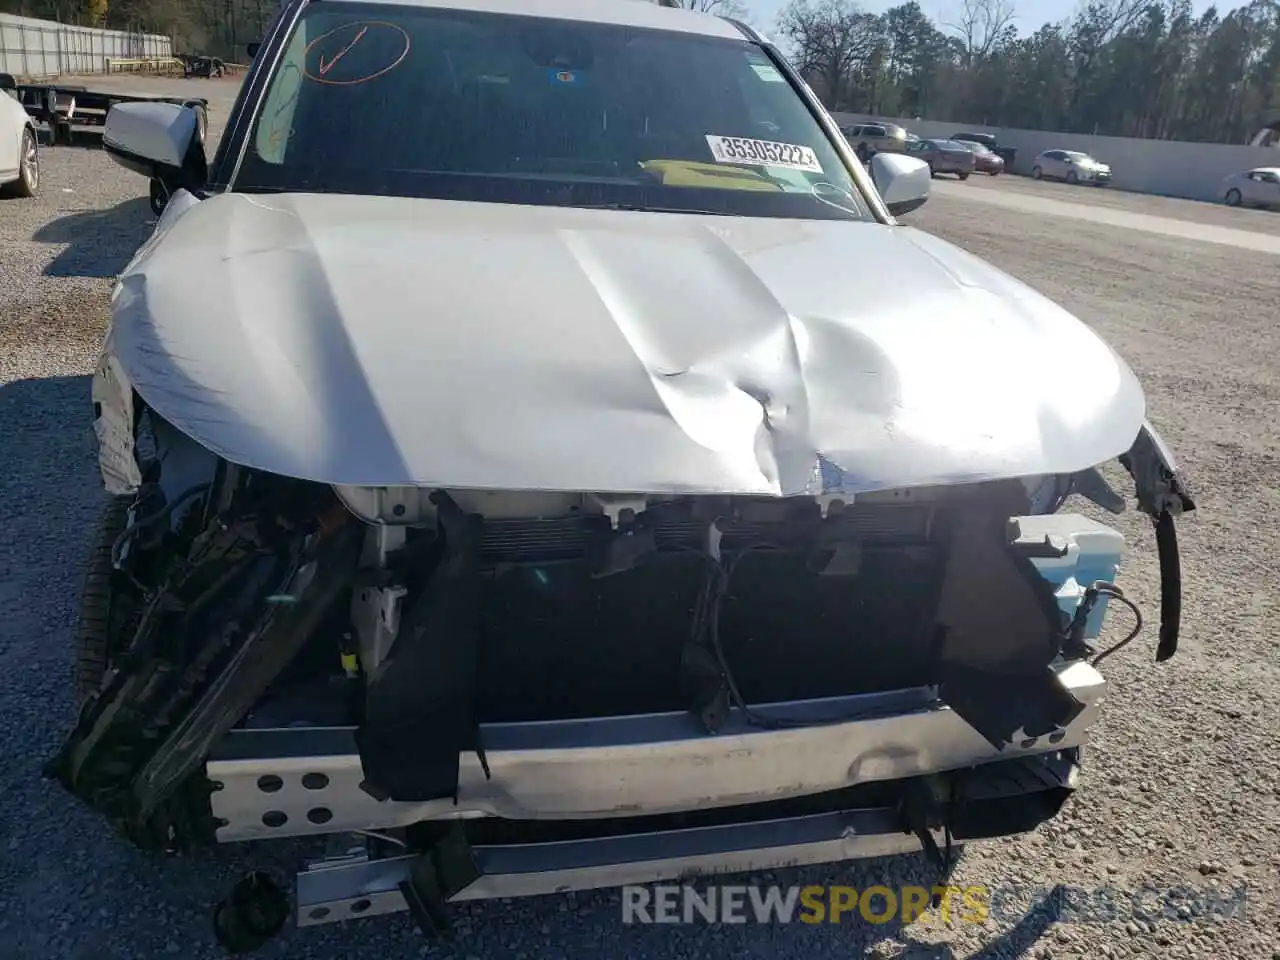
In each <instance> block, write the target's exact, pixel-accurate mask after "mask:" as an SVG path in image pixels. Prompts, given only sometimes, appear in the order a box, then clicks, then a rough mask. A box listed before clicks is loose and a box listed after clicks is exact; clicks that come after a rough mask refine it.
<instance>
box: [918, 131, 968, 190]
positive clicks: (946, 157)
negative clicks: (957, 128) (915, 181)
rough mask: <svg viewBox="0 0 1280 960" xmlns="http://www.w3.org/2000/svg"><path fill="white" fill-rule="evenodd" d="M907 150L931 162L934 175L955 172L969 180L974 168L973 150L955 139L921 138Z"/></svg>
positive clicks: (931, 170)
mask: <svg viewBox="0 0 1280 960" xmlns="http://www.w3.org/2000/svg"><path fill="white" fill-rule="evenodd" d="M907 152H908V153H910V154H911V155H912V156H913V157H919V158H920V159H921V160H923V161H924V162H925V163H927V164H929V172H930V173H931V174H933V175H934V176H937V175H938V174H939V173H954V174H955V175H956V176H957V177H959V178H960V179H961V180H968V179H969V174H971V173H973V170H974V161H975V157H974V154H973V151H972V150H970V149H969V148H968V147H967V146H965V145H964V144H963V143H957V142H956V141H954V140H920V141H918V142H917V143H913V144H910V145H909V146H908V147H907Z"/></svg>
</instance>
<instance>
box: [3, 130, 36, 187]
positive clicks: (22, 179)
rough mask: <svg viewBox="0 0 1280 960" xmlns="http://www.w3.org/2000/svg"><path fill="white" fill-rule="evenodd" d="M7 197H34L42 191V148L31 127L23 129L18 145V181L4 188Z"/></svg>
mask: <svg viewBox="0 0 1280 960" xmlns="http://www.w3.org/2000/svg"><path fill="white" fill-rule="evenodd" d="M3 189H4V195H5V196H7V197H22V198H28V197H34V196H35V195H36V192H37V191H38V190H39V189H40V146H39V144H38V143H36V135H35V132H34V131H33V130H32V129H31V128H30V127H23V128H22V140H21V141H20V143H19V145H18V179H17V180H14V181H13V182H12V183H9V184H6V185H5V186H4V188H3Z"/></svg>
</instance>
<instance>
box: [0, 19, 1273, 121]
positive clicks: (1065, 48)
mask: <svg viewBox="0 0 1280 960" xmlns="http://www.w3.org/2000/svg"><path fill="white" fill-rule="evenodd" d="M602 2H604V0H602ZM681 2H682V3H683V5H685V6H689V7H693V8H695V9H699V10H705V11H708V12H713V13H719V14H722V15H728V16H744V17H746V18H748V19H750V9H749V7H744V2H743V0H681ZM1024 2H1027V3H1033V2H1034V0H1024ZM957 3H958V6H957V9H956V13H955V16H954V17H953V18H951V20H950V21H948V22H934V21H933V20H931V19H930V18H929V17H928V16H926V15H925V13H924V11H923V10H921V8H920V5H919V4H918V3H917V2H915V0H908V2H906V3H903V4H901V5H899V6H896V7H893V8H892V9H890V10H888V11H886V12H885V13H883V14H874V13H870V12H867V11H866V10H865V9H863V8H862V7H861V6H859V5H858V4H857V2H856V0H790V3H789V4H788V5H787V6H786V7H785V8H783V10H782V12H781V14H780V15H779V17H778V22H777V23H776V24H774V25H773V26H772V32H773V33H774V35H775V37H776V38H777V40H778V41H779V43H780V45H781V46H782V47H783V48H784V50H785V51H786V53H787V54H788V56H789V57H790V58H791V59H792V61H793V63H795V65H796V66H797V68H798V69H799V70H800V72H801V73H802V74H803V75H804V76H805V79H806V80H807V81H808V82H809V85H810V86H812V87H813V89H814V90H815V91H816V92H817V93H818V95H819V96H821V97H822V98H823V100H824V101H825V102H826V103H827V105H828V106H829V107H830V108H831V109H833V110H838V111H848V112H851V113H863V114H871V115H880V116H893V117H922V118H928V119H931V120H950V121H954V122H957V123H965V124H978V125H983V126H1002V127H1021V128H1029V129H1040V130H1061V131H1065V132H1074V133H1094V134H1106V135H1112V136H1125V137H1150V138H1160V139H1177V140H1196V141H1209V142H1219V143H1243V142H1247V140H1248V139H1249V138H1250V137H1252V136H1253V135H1254V134H1255V133H1257V132H1258V130H1260V129H1261V128H1262V127H1263V126H1265V125H1266V124H1268V123H1271V122H1273V121H1275V120H1278V119H1280V0H1250V2H1248V3H1247V4H1245V5H1243V6H1238V7H1235V8H1234V9H1227V8H1225V7H1224V8H1217V7H1213V8H1210V9H1209V10H1207V11H1205V12H1204V13H1202V14H1200V15H1196V14H1195V13H1194V11H1193V9H1192V6H1191V2H1190V0H1086V2H1085V4H1084V5H1083V6H1082V7H1081V9H1080V10H1079V12H1078V13H1076V15H1075V16H1074V17H1072V18H1070V19H1069V20H1066V21H1064V22H1062V23H1056V24H1049V25H1046V26H1044V27H1041V28H1040V29H1038V30H1036V31H1035V32H1034V33H1030V34H1028V35H1025V36H1024V35H1023V34H1021V33H1020V32H1019V30H1018V27H1017V16H1016V13H1017V11H1016V8H1015V6H1014V0H957ZM276 4H277V0H0V11H2V12H7V13H19V14H23V15H25V16H33V17H42V18H47V19H55V20H61V21H62V22H64V23H83V24H92V25H99V26H106V27H114V28H116V29H125V30H144V31H146V32H152V33H161V34H167V35H169V36H171V37H173V39H174V45H175V50H177V51H180V52H191V53H207V54H211V55H214V56H220V57H223V58H225V59H228V60H239V61H243V60H244V59H245V44H246V43H248V42H249V41H251V40H255V39H257V38H258V36H259V35H260V34H261V32H262V29H263V27H264V26H265V25H266V24H267V23H268V21H269V20H270V19H271V16H272V15H273V14H274V12H275V10H276Z"/></svg>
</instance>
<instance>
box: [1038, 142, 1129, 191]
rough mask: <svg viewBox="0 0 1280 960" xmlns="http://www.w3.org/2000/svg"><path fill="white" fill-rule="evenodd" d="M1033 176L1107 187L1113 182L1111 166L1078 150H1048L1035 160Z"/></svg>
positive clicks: (1039, 178)
mask: <svg viewBox="0 0 1280 960" xmlns="http://www.w3.org/2000/svg"><path fill="white" fill-rule="evenodd" d="M1031 176H1033V177H1034V178H1035V179H1037V180H1044V179H1048V180H1065V181H1066V182H1067V183H1090V184H1093V185H1094V186H1095V187H1105V186H1106V185H1107V184H1108V183H1110V182H1111V166H1110V165H1109V164H1106V163H1103V162H1102V161H1100V160H1095V159H1094V158H1093V157H1091V156H1089V155H1088V154H1087V153H1081V152H1080V151H1078V150H1046V151H1045V152H1044V153H1042V154H1040V155H1039V156H1037V157H1036V158H1035V161H1034V162H1033V164H1032V167H1031Z"/></svg>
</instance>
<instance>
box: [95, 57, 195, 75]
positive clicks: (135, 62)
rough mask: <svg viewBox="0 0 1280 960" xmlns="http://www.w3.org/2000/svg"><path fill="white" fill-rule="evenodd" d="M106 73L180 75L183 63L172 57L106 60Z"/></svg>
mask: <svg viewBox="0 0 1280 960" xmlns="http://www.w3.org/2000/svg"><path fill="white" fill-rule="evenodd" d="M106 72H107V73H159V74H170V73H182V72H183V63H182V61H181V60H178V59H176V58H174V57H131V58H127V59H126V58H116V57H108V58H107V69H106Z"/></svg>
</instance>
